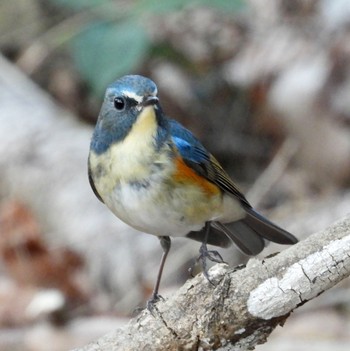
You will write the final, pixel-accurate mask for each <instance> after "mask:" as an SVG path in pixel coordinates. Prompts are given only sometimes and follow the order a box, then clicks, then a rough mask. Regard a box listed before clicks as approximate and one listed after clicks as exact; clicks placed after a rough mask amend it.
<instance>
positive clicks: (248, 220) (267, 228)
mask: <svg viewBox="0 0 350 351" xmlns="http://www.w3.org/2000/svg"><path fill="white" fill-rule="evenodd" d="M246 211H247V212H246V216H245V217H244V218H242V219H241V220H239V221H236V222H232V223H225V224H223V223H221V222H215V221H213V222H211V228H210V232H209V236H208V241H207V243H208V244H211V245H215V246H221V247H228V246H230V245H231V244H232V243H233V244H235V245H236V246H237V247H238V248H239V249H240V250H241V251H242V252H243V253H245V254H246V255H249V256H255V255H257V254H259V253H260V252H261V251H262V250H263V249H264V247H265V240H264V239H266V240H269V241H273V242H275V243H278V244H285V245H292V244H295V243H297V242H298V239H297V238H296V237H295V236H294V235H292V234H290V233H288V232H287V231H286V230H284V229H282V228H280V227H278V226H277V225H276V224H273V223H272V222H270V221H269V220H268V219H267V218H265V217H263V216H262V215H260V214H259V213H257V212H255V211H254V210H253V209H247V210H246ZM187 237H188V238H190V239H193V240H197V241H200V242H203V239H204V237H205V228H203V229H202V230H200V231H197V232H190V233H188V234H187Z"/></svg>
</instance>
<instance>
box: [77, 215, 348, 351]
mask: <svg viewBox="0 0 350 351" xmlns="http://www.w3.org/2000/svg"><path fill="white" fill-rule="evenodd" d="M349 274H350V215H348V216H347V217H346V218H345V219H343V220H341V221H339V222H337V223H335V224H334V225H332V226H330V227H329V228H327V229H326V230H324V231H322V232H319V233H317V234H314V235H312V236H311V237H309V238H308V239H306V240H304V241H302V242H300V243H298V244H297V245H294V246H292V247H290V248H288V249H286V250H284V251H283V252H281V253H279V254H278V255H275V256H273V257H269V258H265V259H263V260H258V259H251V260H250V261H249V262H248V264H247V266H246V267H244V268H238V269H237V268H236V269H231V268H229V267H228V266H227V265H225V264H220V265H216V266H214V267H213V268H212V269H211V270H210V276H211V279H212V280H213V281H214V282H215V284H216V285H215V286H213V285H211V284H210V283H209V282H208V281H207V280H206V279H205V278H204V277H203V275H202V274H200V275H198V276H196V277H195V278H194V279H191V280H188V281H187V283H186V284H185V285H184V286H183V287H182V288H181V289H179V290H178V291H177V292H176V293H175V294H174V295H173V296H172V297H170V298H169V299H166V300H165V301H161V302H159V303H157V304H156V306H155V309H154V311H153V315H152V314H151V313H150V312H149V311H146V310H145V311H143V312H142V313H141V314H140V316H138V317H137V318H134V319H132V320H131V321H130V322H129V324H128V325H126V326H125V327H123V328H119V329H117V330H115V331H113V332H112V333H110V334H108V335H106V336H103V337H102V338H100V339H99V340H97V341H95V342H93V343H91V344H89V345H87V346H85V347H83V348H81V349H79V350H76V351H97V350H99V351H102V350H108V351H113V350H118V351H122V350H129V351H130V350H138V351H140V350H198V349H201V350H218V349H222V350H224V349H225V350H227V349H228V347H230V349H231V348H233V347H234V350H247V349H253V348H254V347H255V346H256V345H257V344H261V343H264V342H265V341H266V340H267V337H268V336H269V334H270V333H271V332H272V331H273V329H274V328H275V327H276V326H277V325H283V323H284V322H285V320H286V319H287V318H288V316H289V315H290V313H291V312H292V311H293V310H294V309H296V308H298V307H299V306H301V305H303V304H304V303H305V302H307V301H309V300H311V299H313V298H314V297H316V296H318V295H320V294H321V293H322V292H324V291H325V290H327V289H330V288H331V287H333V286H334V285H335V284H337V283H338V282H340V281H341V280H342V279H344V278H345V277H347V276H349Z"/></svg>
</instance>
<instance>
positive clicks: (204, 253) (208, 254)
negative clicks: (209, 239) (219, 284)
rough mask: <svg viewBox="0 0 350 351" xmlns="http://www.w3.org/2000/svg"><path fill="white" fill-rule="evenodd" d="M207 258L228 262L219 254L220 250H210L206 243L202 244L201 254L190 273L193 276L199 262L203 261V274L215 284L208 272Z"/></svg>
mask: <svg viewBox="0 0 350 351" xmlns="http://www.w3.org/2000/svg"><path fill="white" fill-rule="evenodd" d="M207 259H208V260H210V261H212V262H215V263H226V262H225V261H224V259H223V258H222V256H221V255H220V254H219V252H217V251H215V250H208V248H207V245H206V244H202V245H201V247H200V249H199V256H198V257H197V259H196V261H195V263H194V264H193V266H192V267H191V268H190V269H189V272H190V274H191V275H192V276H193V274H192V273H193V269H194V267H195V266H196V265H197V263H198V262H200V263H201V266H202V270H203V275H204V276H205V278H206V279H207V280H208V282H209V283H210V284H212V285H215V284H214V283H213V282H212V281H211V279H210V278H209V274H208V267H207Z"/></svg>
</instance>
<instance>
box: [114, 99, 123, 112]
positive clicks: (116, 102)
mask: <svg viewBox="0 0 350 351" xmlns="http://www.w3.org/2000/svg"><path fill="white" fill-rule="evenodd" d="M114 107H115V108H116V109H117V110H118V111H122V110H124V108H125V99H124V98H123V97H116V98H115V99H114Z"/></svg>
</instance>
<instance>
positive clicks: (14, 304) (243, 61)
mask: <svg viewBox="0 0 350 351" xmlns="http://www.w3.org/2000/svg"><path fill="white" fill-rule="evenodd" d="M0 51H1V55H0V146H1V147H0V350H1V351H5V350H6V351H7V350H11V351H13V350H25V351H26V350H28V351H34V350H35V351H41V350H50V351H55V350H68V349H70V348H73V347H78V346H82V345H84V344H85V343H87V342H89V341H90V340H92V339H95V338H97V337H98V336H101V335H103V334H105V333H107V332H108V331H110V330H112V329H113V328H116V327H118V326H120V325H123V324H125V323H126V322H127V320H128V319H129V318H130V316H131V315H132V314H133V312H134V311H135V309H136V308H137V307H140V306H141V307H142V306H144V305H145V301H146V300H147V298H148V297H149V295H150V293H151V290H152V287H153V283H154V281H155V276H156V272H157V269H158V263H159V262H158V261H159V260H160V256H161V248H160V246H159V243H158V240H157V239H156V238H155V237H153V236H150V235H143V234H140V233H137V232H136V231H134V230H132V229H130V228H129V227H127V226H126V225H124V224H123V223H121V222H120V221H119V220H118V219H117V218H115V217H114V216H113V215H112V214H111V213H109V211H108V210H107V209H106V208H105V207H104V206H103V205H102V204H100V203H99V201H98V200H97V199H96V198H95V197H94V195H93V193H92V191H91V189H90V188H89V184H88V181H87V169H86V168H87V167H86V162H87V155H88V149H89V141H90V137H91V134H92V130H93V126H94V123H95V121H96V119H97V116H98V113H99V108H100V105H101V101H102V98H103V93H104V90H105V88H106V86H107V85H108V84H109V83H111V82H112V81H114V80H115V79H117V78H118V77H120V76H122V75H124V74H130V73H135V74H142V75H146V76H148V77H150V78H152V79H153V80H154V81H155V82H156V84H157V85H158V88H159V91H160V99H161V103H162V106H163V109H164V110H165V111H166V113H167V114H168V115H170V116H171V117H173V118H175V119H177V120H179V121H180V122H181V123H183V124H184V125H185V126H186V127H187V128H189V129H191V130H192V131H193V132H194V133H195V135H197V137H198V138H200V140H201V141H202V142H203V144H204V145H205V146H206V147H207V148H208V149H209V150H210V151H211V152H212V153H213V154H214V155H215V156H216V157H217V158H218V159H219V160H220V162H221V163H222V165H223V166H224V167H225V168H226V170H227V171H228V173H229V174H230V175H231V176H232V177H233V178H234V179H235V180H236V182H237V183H238V184H239V186H240V187H241V189H242V190H243V191H244V192H245V194H246V195H247V198H248V200H249V201H250V202H251V203H252V205H253V206H254V207H256V208H258V209H259V211H261V212H262V213H264V214H265V215H266V216H268V217H269V218H271V219H273V220H274V221H276V222H277V223H279V224H280V225H281V226H284V227H285V228H286V229H288V230H290V231H291V232H293V233H294V234H295V235H296V236H297V237H298V238H300V239H301V240H302V239H303V238H305V237H306V236H308V235H310V234H312V233H314V232H316V231H319V230H321V229H323V228H325V227H326V226H328V225H329V224H331V223H333V222H334V221H336V220H337V219H339V218H341V217H342V216H344V215H345V214H347V213H349V212H350V2H349V1H347V0H295V1H289V0H270V1H264V0H247V1H244V0H231V1H225V0H211V1H207V0H198V1H184V0H167V1H164V2H160V1H155V0H143V1H141V0H140V1H136V0H135V1H123V0H84V1H83V0H12V1H6V0H0ZM198 248H199V244H198V243H195V242H191V241H189V240H182V239H176V240H174V241H173V248H172V251H171V253H170V256H169V260H168V262H167V265H166V268H165V272H164V279H163V281H162V285H161V294H162V295H163V296H165V297H166V296H167V295H169V294H170V293H171V292H172V291H173V290H174V289H176V288H177V287H179V286H181V285H182V284H183V283H184V282H185V281H186V279H188V278H189V276H188V268H189V267H190V266H191V265H192V264H193V262H194V261H193V259H194V258H195V257H196V256H197V254H198ZM281 249H284V248H283V247H278V246H274V245H270V246H269V247H268V249H267V250H265V251H264V254H263V255H266V254H268V253H272V252H276V251H279V250H281ZM223 255H224V258H225V259H226V260H227V261H228V262H229V263H230V264H231V265H237V264H239V263H244V262H246V261H247V257H244V256H243V255H241V254H240V253H239V252H238V251H237V250H235V249H234V248H230V249H229V250H223ZM349 296H350V294H349V282H348V281H344V282H343V283H342V284H340V286H338V287H336V288H334V289H332V290H331V291H329V292H327V293H325V294H323V295H321V296H320V297H318V298H317V299H315V300H314V301H312V302H311V303H308V304H306V305H305V306H304V307H302V308H301V309H299V310H298V311H297V312H295V313H294V314H293V315H292V316H291V318H290V319H289V320H288V321H287V323H286V324H285V326H284V327H283V328H279V329H278V330H276V331H275V332H274V333H273V334H272V335H271V337H270V339H269V342H268V344H267V345H263V346H259V347H257V350H261V351H263V350H269V351H271V350H283V351H285V350H293V351H294V350H296V349H297V350H308V351H310V350H318V351H319V350H329V349H332V350H333V351H338V350H349V348H350V298H349ZM325 326H326V327H325Z"/></svg>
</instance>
